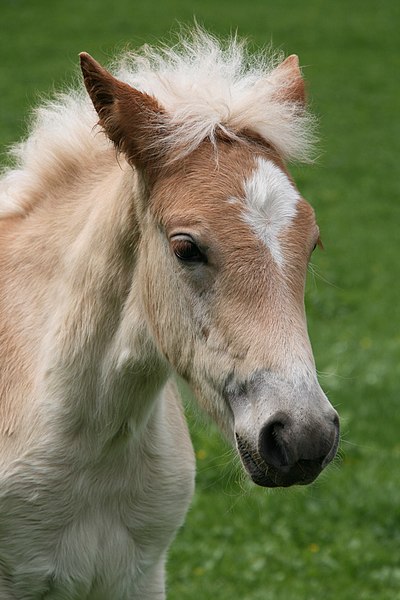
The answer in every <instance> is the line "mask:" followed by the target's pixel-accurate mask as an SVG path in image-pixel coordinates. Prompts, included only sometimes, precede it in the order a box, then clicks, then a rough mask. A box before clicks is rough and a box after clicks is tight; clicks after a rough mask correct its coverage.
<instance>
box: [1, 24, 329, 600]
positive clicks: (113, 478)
mask: <svg viewBox="0 0 400 600" xmlns="http://www.w3.org/2000/svg"><path fill="white" fill-rule="evenodd" d="M81 66H82V72H83V77H84V83H85V86H86V90H87V93H88V96H89V97H90V100H91V102H90V101H89V98H88V96H87V95H86V94H85V93H84V91H78V92H76V91H73V92H70V93H67V94H64V95H62V96H60V97H59V98H58V99H57V100H55V101H53V102H51V103H48V104H47V105H45V106H42V107H41V108H39V109H38V111H37V115H36V120H35V122H34V125H33V127H32V130H31V133H30V135H29V137H28V138H27V140H26V141H25V142H24V143H22V144H21V145H19V146H16V147H15V148H14V155H15V161H16V164H15V167H14V168H13V169H11V170H9V171H7V172H6V173H5V174H4V176H3V179H2V180H1V183H0V214H1V219H0V284H1V294H0V315H1V317H0V319H1V320H0V361H1V363H0V364H1V370H0V397H1V400H0V417H1V419H0V436H1V451H0V597H1V598H2V600H15V599H20V600H22V599H23V600H39V598H40V599H44V598H46V599H49V600H50V599H54V600H56V599H61V598H62V599H63V600H111V598H112V599H113V600H114V599H115V600H132V599H134V598H135V599H139V598H140V599H141V600H146V599H148V600H150V599H155V598H164V597H165V591H164V563H165V557H166V552H167V549H168V546H169V544H170V543H171V541H172V539H173V537H174V535H175V533H176V530H177V529H178V528H179V526H180V525H181V524H182V522H183V520H184V517H185V513H186V511H187V508H188V505H189V502H190V499H191V496H192V493H193V482H194V472H195V466H194V457H193V450H192V446H191V443H190V439H189V435H188V430H187V425H186V422H185V419H184V416H183V413H182V409H181V401H180V399H179V396H178V394H177V390H176V387H175V385H174V373H178V374H179V375H180V376H181V377H183V378H184V379H185V380H186V381H187V382H188V383H189V384H190V386H191V387H192V389H193V391H194V393H195V395H196V397H197V399H198V402H199V404H200V405H201V406H202V407H203V408H204V409H205V411H206V412H207V413H209V414H210V415H211V416H212V417H213V418H214V419H215V421H216V422H217V423H218V424H219V426H220V427H221V429H222V430H223V432H224V433H225V435H226V436H227V437H228V438H229V439H230V440H231V441H232V443H233V444H235V445H236V448H237V451H238V453H239V455H240V458H241V461H242V463H243V466H244V469H245V470H246V471H247V472H248V474H249V475H250V477H251V479H252V480H253V481H254V482H255V483H257V484H258V485H261V486H265V487H275V486H290V485H294V484H307V483H310V482H312V481H313V480H314V479H315V478H316V477H317V476H318V474H319V473H320V472H321V470H322V469H323V468H324V467H325V466H326V465H327V464H328V463H329V462H330V461H331V460H332V459H333V457H334V456H335V453H336V449H337V444H338V435H339V434H338V432H339V427H338V417H337V414H336V412H335V411H334V410H333V408H332V407H331V405H330V404H329V402H328V400H327V398H326V396H325V395H324V393H323V392H322V390H321V388H320V386H319V384H318V382H317V377H316V371H315V365H314V360H313V356H312V351H311V347H310V342H309V339H308V334H307V328H306V321H305V315H304V302H303V296H304V281H305V275H306V269H307V264H308V261H309V258H310V255H311V252H312V250H313V248H314V247H315V245H316V244H317V243H318V240H319V231H318V227H317V225H316V222H315V217H314V212H313V210H312V208H311V207H310V206H309V204H308V203H307V202H306V201H305V200H304V199H303V198H302V197H301V195H300V193H299V192H298V190H297V189H296V187H295V184H294V183H293V181H292V179H291V178H290V175H289V174H288V172H287V169H286V166H285V165H286V162H287V161H288V160H291V159H296V160H301V159H304V158H306V156H307V153H308V150H309V145H310V139H311V135H310V131H311V128H312V127H311V126H312V121H311V119H310V117H309V115H308V113H307V111H306V106H305V93H304V82H303V79H302V76H301V73H300V70H299V66H298V61H297V57H295V56H290V57H289V58H287V59H286V60H284V61H283V62H281V63H280V64H274V63H273V61H272V62H271V61H270V62H269V61H268V60H267V59H266V57H265V56H264V55H262V54H261V55H260V56H258V57H248V56H247V55H246V52H245V49H244V46H243V44H241V43H239V42H238V41H237V40H236V39H234V40H232V41H231V42H230V43H229V44H228V45H227V46H225V47H224V46H222V45H220V44H219V43H218V42H217V41H215V40H214V39H213V38H212V37H211V36H208V35H207V34H205V33H203V32H200V31H197V32H196V33H195V34H194V35H193V38H192V39H191V40H187V39H186V40H183V41H182V44H181V47H180V48H174V49H172V50H171V49H165V48H164V49H161V50H153V49H151V48H148V47H146V48H145V49H144V50H143V51H141V52H139V53H137V54H134V55H129V56H125V57H124V58H123V60H122V62H121V63H120V65H119V67H118V68H117V71H116V76H113V75H111V74H110V73H109V72H108V71H106V70H105V69H104V68H103V67H101V66H100V65H99V64H98V63H97V62H96V61H95V60H94V59H93V58H91V57H90V56H89V55H88V54H85V53H84V54H82V55H81ZM93 107H94V108H93ZM96 122H98V125H99V126H96Z"/></svg>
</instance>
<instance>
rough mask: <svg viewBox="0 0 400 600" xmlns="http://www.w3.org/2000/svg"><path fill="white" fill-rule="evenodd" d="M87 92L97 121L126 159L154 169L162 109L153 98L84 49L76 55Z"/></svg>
mask: <svg viewBox="0 0 400 600" xmlns="http://www.w3.org/2000/svg"><path fill="white" fill-rule="evenodd" d="M80 60H81V69H82V73H83V79H84V82H85V86H86V89H87V92H88V94H89V96H90V98H91V100H92V102H93V105H94V107H95V109H96V111H97V114H98V115H99V124H100V125H101V126H102V127H103V128H104V130H105V132H106V133H107V135H108V137H109V138H110V139H111V140H112V141H113V142H114V144H115V145H116V147H117V148H118V149H119V150H121V151H122V152H124V153H125V154H126V156H127V158H128V160H129V161H130V162H132V163H133V164H135V166H138V167H140V168H142V169H144V170H145V171H149V170H152V169H153V168H155V162H156V158H158V156H157V157H156V154H157V147H159V144H157V138H158V137H159V132H160V129H161V127H162V126H163V124H165V112H164V111H163V109H162V108H161V107H160V106H159V104H158V102H157V101H156V100H155V98H153V97H151V96H149V95H148V94H145V93H143V92H140V91H139V90H136V89H135V88H132V87H131V86H130V85H128V84H126V83H123V82H122V81H119V80H118V79H116V78H115V77H113V76H112V75H111V74H110V73H109V72H108V71H106V69H104V68H103V67H102V66H101V65H100V64H99V63H98V62H97V61H95V60H94V58H92V57H91V56H90V55H89V54H87V53H86V52H82V53H81V54H80Z"/></svg>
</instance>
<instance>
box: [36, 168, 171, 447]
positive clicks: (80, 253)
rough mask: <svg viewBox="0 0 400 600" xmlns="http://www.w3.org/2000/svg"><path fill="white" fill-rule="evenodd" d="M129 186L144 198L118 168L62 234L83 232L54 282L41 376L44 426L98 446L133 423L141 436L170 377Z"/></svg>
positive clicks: (130, 175) (67, 250) (92, 191)
mask: <svg viewBox="0 0 400 600" xmlns="http://www.w3.org/2000/svg"><path fill="white" fill-rule="evenodd" d="M86 188H87V184H86V186H85V189H86ZM132 189H134V190H135V194H136V196H137V195H138V194H140V193H142V192H141V191H140V186H139V185H138V181H137V175H136V174H135V173H134V172H133V171H132V170H131V169H130V168H129V167H128V166H127V165H124V166H123V168H122V170H121V169H119V168H118V169H114V171H113V172H112V173H111V174H109V175H108V176H107V177H105V178H103V179H102V180H99V181H98V182H97V185H95V186H94V187H92V188H91V189H90V193H89V194H88V195H87V197H86V199H85V200H84V201H83V199H82V198H81V199H80V202H81V204H80V206H78V205H77V213H76V214H75V213H74V212H73V213H72V215H73V217H72V221H73V222H72V223H71V222H70V223H69V224H68V231H67V233H65V232H63V231H60V232H59V234H58V237H60V238H61V239H63V238H64V239H68V238H69V237H70V236H71V231H73V230H74V228H75V231H78V233H77V234H76V235H75V236H74V237H72V240H71V241H70V243H69V244H68V246H67V247H66V248H65V252H64V256H63V257H61V259H60V261H59V264H58V265H57V267H56V268H55V269H54V274H53V280H52V281H51V285H50V286H49V289H51V290H52V294H51V296H52V298H51V301H50V303H49V306H50V307H51V310H50V311H49V314H51V317H49V318H47V320H46V327H45V330H46V334H45V336H44V338H43V340H42V343H41V347H42V351H41V354H40V359H39V365H40V366H39V372H38V377H37V380H36V381H37V384H36V390H37V393H36V398H37V399H39V403H40V410H39V414H40V415H41V417H42V418H43V423H45V430H46V431H47V432H48V431H49V429H51V428H53V429H52V431H54V432H57V434H56V435H62V436H67V437H69V438H70V439H77V438H78V437H79V439H80V440H81V441H82V440H87V441H88V445H89V446H90V447H91V448H98V449H99V450H101V447H102V445H104V444H107V443H108V441H109V440H110V439H112V438H113V437H115V436H117V435H118V432H119V431H122V430H124V429H126V427H127V426H128V425H129V428H130V430H131V431H132V432H133V433H134V434H135V435H136V436H138V437H139V436H140V433H141V432H142V431H144V429H145V426H146V423H147V421H148V419H149V416H150V415H151V413H152V410H153V409H154V407H155V405H156V404H157V400H158V398H159V396H160V390H161V388H162V387H163V385H164V382H165V380H166V377H167V374H168V373H167V368H166V366H165V363H164V361H163V360H162V359H161V357H160V355H159V353H158V351H157V350H156V348H155V346H154V343H153V342H152V338H151V335H150V333H149V330H148V327H147V324H146V320H145V318H144V314H143V310H142V306H141V295H140V281H139V275H138V269H137V268H136V267H137V247H138V243H139V239H140V227H139V225H138V216H137V211H136V209H135V198H133V197H132ZM77 196H79V194H78V195H77ZM137 199H138V198H136V200H137ZM83 204H84V205H85V206H86V208H85V206H83ZM83 213H84V214H85V215H86V216H85V219H86V220H85V221H84V225H83V226H82V225H81V224H80V223H79V222H80V221H81V219H82V215H83ZM61 222H63V219H61ZM64 223H65V221H64ZM55 237H57V236H54V235H53V236H52V238H53V239H55ZM50 251H51V250H50ZM56 254H57V252H56ZM42 310H43V306H42ZM49 421H50V423H49Z"/></svg>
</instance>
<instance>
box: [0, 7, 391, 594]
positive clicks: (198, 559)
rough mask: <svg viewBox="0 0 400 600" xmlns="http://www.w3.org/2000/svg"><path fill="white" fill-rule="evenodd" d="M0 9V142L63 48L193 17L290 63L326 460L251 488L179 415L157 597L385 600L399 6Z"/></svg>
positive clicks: (159, 30)
mask: <svg viewBox="0 0 400 600" xmlns="http://www.w3.org/2000/svg"><path fill="white" fill-rule="evenodd" d="M0 11H1V25H0V27H1V28H2V30H1V35H0V56H1V62H0V85H1V111H0V142H1V143H2V145H7V144H9V143H10V142H11V141H12V140H14V139H16V138H18V137H19V136H20V135H21V133H22V132H23V131H24V121H25V119H26V115H27V112H28V108H29V107H30V106H32V104H34V103H35V102H36V101H37V98H38V96H39V95H41V94H47V93H48V92H49V91H51V90H52V89H53V88H54V87H58V86H59V85H60V84H61V83H62V82H65V81H70V80H71V79H72V78H73V77H74V76H75V73H76V72H77V71H76V62H77V54H78V52H79V51H81V50H87V51H89V52H91V53H93V54H94V55H95V56H96V58H98V59H99V60H102V61H104V60H107V57H109V56H111V55H113V54H114V52H115V50H120V49H122V48H125V47H126V45H127V43H131V44H132V45H137V44H140V43H142V42H144V41H148V42H153V41H154V40H157V39H158V38H160V37H161V38H163V39H168V32H169V31H170V29H171V27H173V26H174V24H175V23H176V21H177V20H178V21H182V22H191V21H192V16H193V15H196V17H197V18H198V20H199V22H200V23H204V24H205V25H206V26H207V27H210V28H212V29H213V30H214V31H216V32H221V33H228V32H229V31H230V30H235V29H236V28H237V29H238V31H239V33H240V34H242V35H247V36H249V37H250V38H251V40H252V42H253V43H254V45H255V46H257V45H260V44H265V43H269V42H270V41H271V40H272V41H273V43H274V46H276V47H278V48H281V49H283V50H284V51H285V52H286V53H291V52H296V53H298V54H299V55H300V58H301V62H302V64H304V65H306V68H305V70H304V72H305V75H306V78H307V81H308V83H309V89H310V93H311V98H312V105H313V108H314V110H315V112H316V113H317V114H318V116H319V118H320V123H321V127H320V131H321V144H320V158H319V160H318V162H317V164H316V165H315V166H313V167H301V168H300V167H297V168H296V169H294V170H293V172H294V174H295V177H296V180H297V182H298V185H299V188H300V189H301V191H302V193H303V194H304V196H305V197H306V198H308V199H309V200H310V201H311V203H312V204H313V205H314V207H315V209H316V212H317V215H318V220H319V224H320V227H321V232H322V238H323V242H324V245H325V250H324V251H323V252H320V251H318V252H316V253H315V254H314V256H313V263H314V266H313V271H314V272H315V273H316V274H317V275H315V276H314V275H313V274H311V273H310V276H309V281H308V289H307V294H306V302H307V308H308V316H309V328H310V334H311V338H312V341H313V345H314V350H315V356H316V361H317V365H318V369H319V371H320V374H321V382H322V384H323V386H324V387H325V389H326V390H327V392H328V393H329V396H330V398H331V400H332V402H333V404H334V405H335V406H336V407H337V408H338V410H339V412H340V414H341V417H342V428H343V441H342V448H341V458H340V459H338V460H337V461H336V464H335V465H334V466H333V467H331V468H330V469H329V470H328V471H327V472H326V473H325V474H324V475H323V476H322V477H321V478H320V480H319V481H317V483H316V484H314V485H313V486H310V487H308V488H304V489H303V488H297V489H292V490H285V491H279V490H278V491H273V492H271V491H266V490H263V489H259V488H255V487H254V486H252V485H251V484H250V483H249V482H247V481H246V480H244V479H243V477H242V475H241V474H240V470H239V469H238V467H237V459H235V458H234V453H233V452H232V451H231V450H229V449H228V448H227V447H226V446H225V444H224V442H223V441H222V440H221V439H220V436H219V434H218V433H217V432H216V431H215V429H214V428H213V427H212V426H205V425H204V424H203V422H202V421H201V420H200V419H199V418H198V417H196V416H194V415H193V411H192V409H190V408H189V411H188V412H189V418H190V422H191V424H192V431H193V439H194V443H195V446H196V450H197V454H198V478H197V479H198V481H197V493H196V497H195V499H194V502H193V505H192V509H191V511H190V514H189V517H188V519H187V522H186V524H185V526H184V528H183V529H182V530H181V532H180V533H179V535H178V537H177V540H176V542H175V544H174V546H173V548H172V550H171V552H170V560H169V567H168V572H169V598H170V599H171V600H178V599H179V600H186V599H200V600H202V599H209V598H212V599H213V600H225V599H226V600H227V599H229V600H231V599H232V598H235V599H236V598H242V599H245V600H269V599H274V600H320V599H323V600H397V599H400V552H399V550H400V469H399V460H400V436H399V431H400V408H399V404H400V403H399V399H400V394H399V382H400V330H399V322H400V319H399V316H400V314H399V312H400V309H399V306H400V283H399V282H400V268H399V253H400V235H399V225H400V203H399V195H400V178H399V176H398V164H397V163H398V160H399V158H398V157H399V156H400V120H399V118H398V113H399V108H400V101H399V96H400V94H399V87H398V74H399V71H400V38H399V35H398V24H399V22H400V4H399V3H398V2H395V1H392V2H391V1H389V0H386V2H385V1H379V2H378V1H376V2H375V1H372V0H364V1H363V2H361V0H356V1H354V2H351V3H349V2H345V0H336V1H335V2H329V3H328V2H323V1H322V0H311V1H309V2H307V1H305V2H289V0H283V1H280V2H276V1H274V2H273V1H272V0H253V1H249V2H247V3H245V2H233V1H232V0H219V1H218V2H215V0H214V1H211V0H203V1H202V2H200V1H199V0H197V1H193V2H192V3H188V2H187V1H184V0H175V1H174V0H165V1H164V2H161V3H160V7H159V8H157V9H155V3H152V2H149V1H147V2H144V1H143V0H141V1H138V2H132V1H128V0H115V1H114V2H112V3H111V2H105V1H103V2H101V1H98V2H97V1H96V2H95V1H94V0H89V1H86V2H82V1H79V2H78V0H70V1H69V2H65V3H62V2H54V0H53V1H50V0H35V2H33V1H32V0H31V1H28V0H2V2H1V7H0Z"/></svg>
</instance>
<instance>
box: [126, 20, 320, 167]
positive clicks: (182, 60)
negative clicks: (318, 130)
mask: <svg viewBox="0 0 400 600" xmlns="http://www.w3.org/2000/svg"><path fill="white" fill-rule="evenodd" d="M282 60H283V56H282V55H281V54H277V53H273V52H271V50H269V49H264V50H262V51H260V52H259V53H258V54H251V53H250V52H249V49H248V45H247V43H246V40H239V39H238V38H237V36H236V35H234V36H232V37H231V38H230V39H228V40H227V41H226V42H225V43H224V42H222V41H220V40H218V39H217V38H216V37H214V36H212V35H211V34H209V33H208V32H205V31H204V30H203V29H201V28H200V27H198V26H197V27H196V28H195V29H193V30H189V31H188V33H186V34H185V33H184V32H182V33H181V35H180V36H179V39H178V42H177V44H176V45H174V46H173V47H167V46H162V47H158V48H153V47H151V46H148V45H145V46H143V47H142V48H141V49H140V51H138V52H131V53H127V54H126V55H125V56H123V57H122V60H121V61H120V62H119V63H117V64H116V65H115V68H116V72H117V77H119V78H120V79H121V80H123V81H125V82H126V83H128V84H129V85H131V86H132V87H135V88H137V89H138V90H140V91H142V92H146V93H147V94H149V95H150V96H153V97H155V98H156V99H157V101H158V102H159V104H160V105H161V106H163V107H164V109H165V110H166V112H167V114H168V116H169V120H170V124H171V128H170V133H169V134H168V135H166V136H165V138H164V143H165V144H167V145H168V146H169V148H170V149H171V150H172V151H173V152H175V155H176V158H182V157H183V156H184V155H186V154H188V153H190V152H191V151H193V150H195V149H196V148H197V147H198V146H199V145H200V143H201V142H202V141H203V140H205V139H210V140H211V141H212V142H214V143H215V140H216V137H217V134H218V131H222V132H223V134H224V136H228V137H230V138H235V137H237V135H238V134H239V133H240V132H242V131H245V130H247V131H252V132H254V133H256V134H258V135H259V136H260V137H261V138H263V139H264V140H265V141H266V142H268V143H269V144H271V145H272V146H273V147H274V148H275V149H276V150H277V151H278V152H279V153H280V155H281V156H282V158H284V159H285V160H289V161H291V160H295V161H308V160H310V159H311V156H312V151H313V146H314V141H315V137H314V132H315V119H314V117H313V116H312V115H311V114H310V113H309V112H308V111H307V110H306V109H305V106H304V105H303V104H302V103H298V102H294V101H293V100H292V101H290V100H285V99H284V98H285V90H287V89H288V88H289V87H290V84H291V81H290V80H288V79H287V78H285V77H284V76H282V73H281V72H279V73H278V72H276V71H275V68H276V67H277V66H278V64H279V63H280V62H281V61H282ZM287 76H288V77H290V72H288V73H287Z"/></svg>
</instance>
